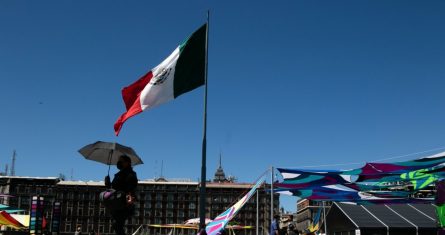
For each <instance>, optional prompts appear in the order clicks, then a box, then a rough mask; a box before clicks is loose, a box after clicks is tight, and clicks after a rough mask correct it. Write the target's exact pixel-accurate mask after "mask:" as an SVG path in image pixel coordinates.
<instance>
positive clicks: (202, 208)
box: [199, 11, 210, 229]
mask: <svg viewBox="0 0 445 235" xmlns="http://www.w3.org/2000/svg"><path fill="white" fill-rule="evenodd" d="M209 19H210V11H207V27H206V29H207V30H206V45H205V69H204V82H205V84H204V133H203V138H202V163H201V187H200V189H199V228H200V229H204V228H205V217H206V178H207V176H206V171H207V169H206V165H207V163H206V162H207V159H206V158H207V71H208V69H207V68H208V65H207V62H208V55H209V49H208V48H209V23H210V20H209Z"/></svg>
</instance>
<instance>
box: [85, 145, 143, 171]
mask: <svg viewBox="0 0 445 235" xmlns="http://www.w3.org/2000/svg"><path fill="white" fill-rule="evenodd" d="M79 153H80V154H82V156H83V157H85V158H86V159H88V160H92V161H96V162H100V163H104V164H107V165H116V164H117V161H118V160H119V157H120V156H122V155H126V156H128V157H129V158H130V159H131V165H132V166H134V165H138V164H143V162H142V160H141V158H140V157H139V156H138V155H137V154H136V152H135V151H134V150H133V149H132V148H130V147H127V146H124V145H121V144H118V143H113V142H104V141H97V142H96V143H93V144H89V145H86V146H85V147H83V148H81V149H80V150H79Z"/></svg>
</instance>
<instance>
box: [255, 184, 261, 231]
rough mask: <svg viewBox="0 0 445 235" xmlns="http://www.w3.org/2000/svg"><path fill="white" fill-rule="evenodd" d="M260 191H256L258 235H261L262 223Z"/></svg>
mask: <svg viewBox="0 0 445 235" xmlns="http://www.w3.org/2000/svg"><path fill="white" fill-rule="evenodd" d="M259 194H260V190H258V189H257V190H256V235H259V234H260V233H259V232H260V228H259V225H260V221H259V217H260V214H259V213H260V196H259Z"/></svg>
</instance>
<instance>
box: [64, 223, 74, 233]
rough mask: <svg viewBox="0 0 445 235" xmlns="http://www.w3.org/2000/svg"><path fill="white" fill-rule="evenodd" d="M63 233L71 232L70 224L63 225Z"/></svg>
mask: <svg viewBox="0 0 445 235" xmlns="http://www.w3.org/2000/svg"><path fill="white" fill-rule="evenodd" d="M65 232H73V231H71V224H65Z"/></svg>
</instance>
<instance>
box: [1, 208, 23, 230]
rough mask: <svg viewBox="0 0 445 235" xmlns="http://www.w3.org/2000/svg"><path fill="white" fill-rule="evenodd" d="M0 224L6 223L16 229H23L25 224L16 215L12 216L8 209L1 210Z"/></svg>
mask: <svg viewBox="0 0 445 235" xmlns="http://www.w3.org/2000/svg"><path fill="white" fill-rule="evenodd" d="M0 225H5V226H7V227H11V228H15V229H23V228H25V226H24V225H23V224H22V223H20V222H19V221H17V220H16V219H15V218H14V217H12V216H11V215H10V214H9V213H8V212H6V211H0Z"/></svg>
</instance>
